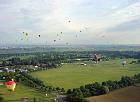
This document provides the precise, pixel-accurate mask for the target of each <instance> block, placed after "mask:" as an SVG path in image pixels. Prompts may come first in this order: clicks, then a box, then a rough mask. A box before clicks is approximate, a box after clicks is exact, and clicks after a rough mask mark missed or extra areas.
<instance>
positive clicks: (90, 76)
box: [31, 59, 140, 89]
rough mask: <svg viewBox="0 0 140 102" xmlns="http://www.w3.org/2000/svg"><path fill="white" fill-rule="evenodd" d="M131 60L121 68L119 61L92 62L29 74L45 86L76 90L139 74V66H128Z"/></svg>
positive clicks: (65, 65)
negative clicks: (84, 86)
mask: <svg viewBox="0 0 140 102" xmlns="http://www.w3.org/2000/svg"><path fill="white" fill-rule="evenodd" d="M131 60H132V59H128V60H127V63H128V64H127V65H126V66H125V67H123V66H122V65H121V63H120V62H121V60H120V59H118V60H112V61H107V62H101V63H99V64H97V65H95V64H92V62H85V63H87V66H82V65H77V64H76V63H73V64H64V65H63V66H62V67H60V68H56V69H49V70H47V71H39V72H33V73H31V75H32V76H34V77H37V78H39V79H41V80H43V81H44V83H45V84H46V85H52V86H55V87H57V86H58V87H63V88H65V89H68V88H76V87H79V86H80V85H85V84H88V83H92V82H102V81H106V80H119V79H120V78H121V77H122V76H126V75H127V76H133V75H134V74H136V73H140V65H139V64H129V62H130V61H131Z"/></svg>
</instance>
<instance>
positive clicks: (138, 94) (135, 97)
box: [88, 86, 140, 102]
mask: <svg viewBox="0 0 140 102" xmlns="http://www.w3.org/2000/svg"><path fill="white" fill-rule="evenodd" d="M88 100H89V101H90V102H140V86H130V87H127V88H123V89H119V90H115V91H113V92H110V93H109V94H106V95H101V96H94V97H90V98H88Z"/></svg>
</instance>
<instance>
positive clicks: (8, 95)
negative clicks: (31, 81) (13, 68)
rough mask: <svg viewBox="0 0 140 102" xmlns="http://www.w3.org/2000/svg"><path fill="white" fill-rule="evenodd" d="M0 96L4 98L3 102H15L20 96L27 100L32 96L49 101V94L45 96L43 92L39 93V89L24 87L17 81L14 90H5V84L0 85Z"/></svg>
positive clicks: (32, 97) (31, 98)
mask: <svg viewBox="0 0 140 102" xmlns="http://www.w3.org/2000/svg"><path fill="white" fill-rule="evenodd" d="M0 96H2V97H3V98H4V102H17V101H19V100H20V99H21V98H28V99H29V100H32V101H33V99H34V98H36V99H40V98H41V99H45V100H47V101H48V102H50V101H49V100H50V95H48V96H47V97H46V96H45V93H44V94H43V93H40V92H39V91H37V90H35V89H32V88H29V87H26V86H24V85H22V84H20V83H17V86H16V89H15V91H14V92H12V91H9V90H7V88H6V86H4V85H2V86H0Z"/></svg>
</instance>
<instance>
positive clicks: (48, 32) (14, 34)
mask: <svg viewBox="0 0 140 102" xmlns="http://www.w3.org/2000/svg"><path fill="white" fill-rule="evenodd" d="M0 12H1V16H0V22H1V24H2V25H0V28H1V29H0V32H1V34H3V33H4V34H5V35H7V36H10V37H11V38H12V39H11V40H9V39H8V38H6V37H4V36H3V35H0V36H1V39H3V40H5V41H7V42H9V41H10V42H14V41H15V40H16V39H17V38H19V39H20V38H21V37H22V36H23V35H22V34H21V32H22V31H25V32H29V33H30V34H31V35H30V39H32V40H31V41H30V43H42V42H46V41H48V42H50V43H52V41H53V40H54V39H59V38H57V36H56V35H57V34H60V32H63V36H61V37H62V38H61V39H62V40H61V41H59V42H58V43H59V44H60V43H61V44H63V43H66V42H67V41H69V42H70V43H77V42H79V43H106V42H107V41H108V40H109V39H112V38H113V37H114V36H116V35H117V33H119V34H121V33H122V31H126V32H128V33H133V32H134V30H135V29H136V28H138V27H139V22H138V19H140V1H139V0H118V1H116V0H110V1H106V0H102V1H99V0H86V1H85V0H10V1H9V0H4V1H3V0H1V1H0ZM69 20H70V21H71V22H70V23H69ZM86 27H88V28H90V29H87V30H86V29H85V28H86ZM129 28H131V29H129ZM80 30H82V33H79V31H80ZM113 31H114V32H116V31H117V33H114V32H113ZM137 31H138V30H137ZM112 32H113V33H112ZM37 34H41V38H40V39H37V38H36V35H37ZM76 34H77V35H78V36H79V38H78V39H75V35H76ZM119 34H118V35H119ZM102 35H106V37H105V38H104V39H103V38H101V36H102ZM125 36H127V35H125ZM116 37H117V36H116ZM118 40H119V37H118ZM19 43H21V41H19ZM23 43H24V42H23ZM110 43H114V41H113V40H112V41H110ZM122 43H123V41H122ZM139 43H140V42H139Z"/></svg>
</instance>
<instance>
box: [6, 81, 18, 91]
mask: <svg viewBox="0 0 140 102" xmlns="http://www.w3.org/2000/svg"><path fill="white" fill-rule="evenodd" d="M6 87H7V89H8V90H11V91H14V90H15V87H16V82H15V81H8V82H6Z"/></svg>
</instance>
